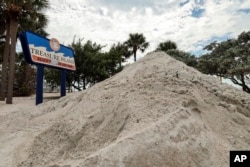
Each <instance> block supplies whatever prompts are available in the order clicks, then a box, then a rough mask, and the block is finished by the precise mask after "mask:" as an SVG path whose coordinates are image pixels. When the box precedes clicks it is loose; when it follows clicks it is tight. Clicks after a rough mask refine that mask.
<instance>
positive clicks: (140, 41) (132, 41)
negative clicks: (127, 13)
mask: <svg viewBox="0 0 250 167" xmlns="http://www.w3.org/2000/svg"><path fill="white" fill-rule="evenodd" d="M125 45H126V46H128V48H132V52H133V54H134V61H136V52H137V50H138V49H139V50H140V51H141V52H144V51H145V49H146V48H147V47H148V46H149V43H148V42H146V38H145V37H144V36H143V34H139V33H134V34H129V39H128V40H127V41H126V42H125Z"/></svg>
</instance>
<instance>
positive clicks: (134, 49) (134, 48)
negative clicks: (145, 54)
mask: <svg viewBox="0 0 250 167" xmlns="http://www.w3.org/2000/svg"><path fill="white" fill-rule="evenodd" d="M133 52H134V61H135V62H136V52H137V49H136V46H134V47H133Z"/></svg>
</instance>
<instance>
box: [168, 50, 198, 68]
mask: <svg viewBox="0 0 250 167" xmlns="http://www.w3.org/2000/svg"><path fill="white" fill-rule="evenodd" d="M166 53H167V54H168V55H170V56H172V57H174V58H175V59H176V60H179V61H182V62H184V63H185V64H186V65H188V66H191V67H196V66H197V59H196V57H195V56H194V55H191V54H190V53H188V52H184V51H181V50H177V49H169V50H167V52H166Z"/></svg>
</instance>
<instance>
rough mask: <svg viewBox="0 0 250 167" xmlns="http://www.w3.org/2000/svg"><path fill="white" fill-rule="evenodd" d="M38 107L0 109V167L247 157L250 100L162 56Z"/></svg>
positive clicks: (103, 166) (225, 161)
mask: <svg viewBox="0 0 250 167" xmlns="http://www.w3.org/2000/svg"><path fill="white" fill-rule="evenodd" d="M176 73H178V77H176ZM34 103H35V99H34V97H29V98H15V99H14V104H13V105H6V104H4V102H0V166H1V167H16V166H18V167H31V166H36V167H45V166H46V167H78V166H79V167H82V166H84V167H95V166H100V167H128V166H129V167H132V166H134V167H154V166H155V167H165V166H166V167H177V166H178V167H203V166H204V167H211V166H214V167H228V166H229V151H230V150H250V95H249V94H247V93H244V92H243V91H241V90H238V89H236V88H233V87H232V86H229V85H226V84H221V83H220V82H219V81H218V80H217V79H216V78H214V77H211V76H207V75H203V74H201V73H200V72H198V71H197V70H195V69H193V68H190V67H187V66H186V65H185V64H183V63H181V62H179V61H176V60H175V59H173V58H171V57H169V56H168V55H166V54H164V53H162V52H158V53H150V54H149V55H147V56H145V57H144V58H142V59H141V60H139V61H138V62H136V63H134V64H131V65H129V66H127V67H126V68H125V69H124V70H123V71H122V72H121V73H119V74H117V75H115V76H114V77H112V78H110V79H107V80H105V81H104V82H101V83H98V84H96V85H95V86H93V87H92V88H89V89H87V90H86V91H83V92H79V93H75V94H71V95H67V96H66V97H64V98H60V99H57V100H50V101H48V102H45V103H43V104H41V105H39V106H35V104H34Z"/></svg>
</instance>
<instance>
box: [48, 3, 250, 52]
mask: <svg viewBox="0 0 250 167" xmlns="http://www.w3.org/2000/svg"><path fill="white" fill-rule="evenodd" d="M46 14H47V15H48V17H49V24H48V27H47V29H46V30H47V32H48V33H49V34H50V36H49V38H52V37H55V38H57V39H58V40H59V41H60V43H63V44H64V45H68V44H70V43H71V42H72V41H73V38H74V36H76V39H79V38H84V42H86V41H87V40H91V41H93V42H96V43H98V44H101V45H107V47H106V50H108V49H109V46H110V45H112V44H114V43H117V42H124V41H125V40H127V39H128V35H129V33H137V32H138V33H143V34H144V36H145V37H146V40H147V41H148V42H149V43H150V47H149V49H148V50H147V52H149V51H153V50H154V49H155V48H156V47H157V45H158V44H159V43H160V42H164V41H166V40H172V41H174V42H176V43H177V46H178V48H179V49H181V50H184V51H187V52H191V53H193V54H195V55H199V53H200V52H201V50H202V48H203V47H204V46H206V44H209V43H210V42H212V41H214V40H217V41H221V40H226V39H229V38H236V37H237V36H238V35H239V34H240V33H241V32H243V31H249V30H250V0H70V1H69V0H50V9H49V10H47V11H46Z"/></svg>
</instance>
